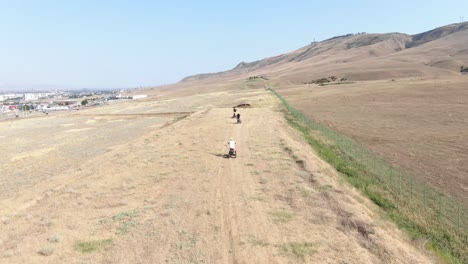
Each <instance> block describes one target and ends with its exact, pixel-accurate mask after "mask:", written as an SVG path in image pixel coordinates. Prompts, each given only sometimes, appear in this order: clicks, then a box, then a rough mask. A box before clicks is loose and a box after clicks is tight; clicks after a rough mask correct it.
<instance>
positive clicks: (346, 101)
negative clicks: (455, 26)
mask: <svg viewBox="0 0 468 264" xmlns="http://www.w3.org/2000/svg"><path fill="white" fill-rule="evenodd" d="M467 87H468V76H462V77H459V78H451V79H438V80H433V79H432V80H418V79H415V80H396V81H390V80H386V81H375V82H356V83H352V84H342V85H328V86H318V85H311V86H308V85H300V86H294V87H287V88H283V89H278V92H279V93H281V94H282V95H283V96H285V97H286V99H288V101H289V102H290V103H291V104H292V105H294V106H295V107H297V108H298V109H300V110H302V111H303V112H304V113H306V114H307V115H309V116H310V117H312V118H313V119H314V120H317V121H319V122H320V123H322V124H325V125H327V126H329V127H331V128H333V129H335V130H337V131H339V132H341V133H343V134H345V135H349V136H350V137H351V138H353V139H355V140H356V141H357V142H359V143H361V144H362V145H364V146H365V147H366V148H368V149H370V150H371V151H372V152H374V153H376V154H378V155H380V156H382V157H384V158H385V159H386V160H388V161H390V162H391V163H392V164H394V165H396V166H398V167H401V168H403V169H404V170H406V171H409V172H411V173H412V174H414V175H415V176H416V177H418V178H419V179H420V180H421V181H423V182H428V183H430V184H431V185H432V186H434V187H436V188H438V189H439V190H441V191H444V192H446V193H450V194H451V196H455V197H457V198H458V199H459V200H460V201H461V202H466V201H468V166H467V163H466V161H467V160H468V129H467V128H468V89H467Z"/></svg>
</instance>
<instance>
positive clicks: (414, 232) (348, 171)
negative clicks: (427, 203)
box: [272, 90, 468, 263]
mask: <svg viewBox="0 0 468 264" xmlns="http://www.w3.org/2000/svg"><path fill="white" fill-rule="evenodd" d="M272 91H273V92H274V93H275V94H276V95H277V96H278V97H279V98H280V100H281V101H282V102H283V103H284V104H285V105H286V106H287V108H288V109H289V110H292V107H291V106H290V105H289V104H288V103H287V102H286V101H285V100H284V98H282V97H281V96H280V95H279V94H277V93H276V92H275V91H274V90H272ZM285 118H286V119H287V121H288V123H289V124H290V125H291V126H292V127H294V128H295V129H297V130H298V131H300V132H301V133H302V134H303V136H304V137H305V139H306V140H307V142H308V143H309V144H310V145H311V146H312V147H313V148H314V149H315V150H316V151H317V152H318V153H319V155H320V156H321V157H322V158H323V159H324V160H325V161H327V162H328V163H329V164H330V165H332V166H334V167H335V168H336V169H337V171H339V172H340V173H341V174H342V175H344V176H345V178H346V179H347V180H348V181H349V182H350V183H351V184H352V185H353V186H354V187H356V188H358V189H359V190H360V191H362V193H364V194H365V195H366V196H368V197H369V198H370V199H371V200H372V201H373V202H374V203H375V204H376V205H378V206H379V207H380V208H381V209H382V211H383V213H384V215H385V216H387V217H389V218H390V219H392V220H393V221H394V222H395V223H396V224H397V225H398V226H399V227H400V228H401V229H402V230H404V231H406V232H407V233H408V234H409V235H410V236H411V238H412V239H414V240H416V239H424V240H426V241H427V243H426V247H427V248H428V249H431V250H432V251H433V252H435V253H436V254H437V255H438V256H439V257H440V258H441V259H443V260H445V261H446V262H447V263H468V249H467V247H466V245H467V244H468V237H467V235H466V233H465V230H459V229H456V228H453V226H451V225H450V224H448V223H446V222H444V221H443V220H442V219H440V218H439V217H438V215H437V214H438V212H434V211H432V210H417V209H418V208H421V204H418V203H417V201H414V200H411V199H405V198H408V197H402V196H401V195H398V194H396V193H395V192H393V191H392V190H391V189H389V188H387V185H386V184H384V183H383V182H382V181H381V180H380V179H379V177H377V175H375V174H373V173H372V172H371V171H370V170H369V169H368V168H367V166H366V165H365V164H362V163H360V162H358V161H357V160H356V159H355V158H353V156H352V155H349V154H347V153H345V152H344V151H342V150H341V149H340V148H339V147H337V146H336V145H333V144H332V143H330V142H327V141H326V140H324V138H323V137H322V136H323V135H321V134H320V133H318V132H317V131H315V130H314V129H313V128H311V126H309V125H307V123H305V122H303V120H304V118H305V117H304V115H302V113H300V112H298V111H286V112H285Z"/></svg>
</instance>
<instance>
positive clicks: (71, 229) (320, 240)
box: [0, 91, 433, 263]
mask: <svg viewBox="0 0 468 264" xmlns="http://www.w3.org/2000/svg"><path fill="white" fill-rule="evenodd" d="M253 95H254V96H255V98H256V99H255V100H253V99H252V100H253V101H252V102H253V106H254V107H252V108H249V109H241V110H240V111H241V112H242V115H243V117H244V122H243V123H242V124H240V125H237V124H234V120H233V119H231V118H230V117H229V116H230V114H231V109H230V108H229V106H230V105H231V104H229V103H227V102H226V101H220V103H219V105H217V106H216V105H215V106H213V105H212V106H206V107H205V109H200V108H199V110H197V111H195V112H194V113H193V114H191V115H189V116H188V117H186V118H184V119H180V120H178V121H177V122H173V123H171V124H170V125H167V126H163V127H161V128H154V129H151V130H150V131H149V132H147V133H144V134H143V135H140V136H138V137H137V138H132V139H129V140H130V141H129V142H128V143H125V144H120V145H116V146H114V147H112V148H111V149H109V150H108V151H106V152H104V153H101V154H99V155H97V156H95V157H93V158H92V159H89V160H87V161H86V162H84V163H82V164H81V165H79V169H77V170H74V171H68V172H67V175H64V176H63V177H55V178H52V179H50V180H48V181H44V182H41V183H38V184H36V185H34V186H33V187H28V188H26V189H24V190H22V191H21V192H20V193H18V194H17V195H15V196H14V197H12V198H8V199H3V200H0V205H1V206H2V208H1V209H2V210H1V212H0V213H1V215H0V217H2V219H3V222H0V227H1V229H0V243H1V244H0V251H1V253H0V262H1V263H431V262H433V260H432V259H431V258H430V257H428V256H427V255H426V253H425V252H422V251H421V250H420V249H417V248H416V247H415V246H414V245H412V244H411V242H410V241H409V240H408V239H407V238H406V237H405V235H404V234H402V233H401V232H400V231H399V230H398V229H397V228H396V227H395V226H394V225H393V224H391V223H389V222H388V221H387V220H384V219H382V218H381V217H380V216H379V214H378V210H377V209H376V208H375V207H374V206H373V205H372V204H371V203H370V202H369V201H368V200H367V199H366V198H364V197H363V196H362V195H360V194H359V193H358V192H357V191H355V190H354V189H352V188H350V187H348V185H347V184H346V183H345V182H344V180H343V179H342V178H341V176H339V175H337V173H336V172H335V171H334V170H333V169H332V168H331V167H330V166H329V165H328V164H326V163H324V162H323V161H321V160H320V159H319V158H318V157H317V155H316V154H315V153H314V152H313V151H312V150H311V149H310V147H309V146H307V145H306V144H305V142H304V141H303V140H302V138H301V137H300V136H299V135H298V134H297V133H296V132H295V131H294V130H292V129H291V128H290V127H289V126H288V124H287V123H286V122H285V121H284V118H283V114H282V113H281V112H280V111H279V109H280V106H279V102H277V101H276V100H275V99H274V98H273V96H272V95H271V94H269V93H268V92H267V91H261V92H258V91H252V96H253ZM221 96H224V95H223V94H215V95H214V96H213V97H212V98H210V100H211V101H212V100H215V99H216V98H218V97H221ZM238 96H244V97H245V99H246V100H248V98H251V97H250V96H251V94H250V93H249V92H245V91H244V93H243V94H241V95H238ZM190 98H191V97H186V98H184V100H185V101H187V100H190ZM166 110H167V111H170V109H166ZM127 122H131V120H127ZM230 137H233V138H234V139H235V140H236V141H237V146H238V158H237V159H226V158H224V157H223V155H224V154H225V153H226V152H227V146H226V143H227V141H228V139H229V138H230ZM80 243H81V244H80ZM86 243H88V245H91V246H90V247H91V249H90V250H89V251H90V252H86V249H85V248H84V247H85V246H84V245H86Z"/></svg>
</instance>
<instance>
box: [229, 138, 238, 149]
mask: <svg viewBox="0 0 468 264" xmlns="http://www.w3.org/2000/svg"><path fill="white" fill-rule="evenodd" d="M229 148H232V149H235V148H236V142H235V141H234V140H230V141H229Z"/></svg>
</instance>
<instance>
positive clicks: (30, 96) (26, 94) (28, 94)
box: [23, 93, 39, 101]
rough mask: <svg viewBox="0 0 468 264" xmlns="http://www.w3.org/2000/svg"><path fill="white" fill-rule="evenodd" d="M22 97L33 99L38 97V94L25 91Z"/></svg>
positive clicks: (28, 99) (26, 99) (27, 99)
mask: <svg viewBox="0 0 468 264" xmlns="http://www.w3.org/2000/svg"><path fill="white" fill-rule="evenodd" d="M23 99H24V100H25V101H33V100H37V99H39V94H33V93H25V94H24V95H23Z"/></svg>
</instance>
